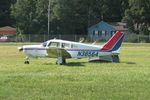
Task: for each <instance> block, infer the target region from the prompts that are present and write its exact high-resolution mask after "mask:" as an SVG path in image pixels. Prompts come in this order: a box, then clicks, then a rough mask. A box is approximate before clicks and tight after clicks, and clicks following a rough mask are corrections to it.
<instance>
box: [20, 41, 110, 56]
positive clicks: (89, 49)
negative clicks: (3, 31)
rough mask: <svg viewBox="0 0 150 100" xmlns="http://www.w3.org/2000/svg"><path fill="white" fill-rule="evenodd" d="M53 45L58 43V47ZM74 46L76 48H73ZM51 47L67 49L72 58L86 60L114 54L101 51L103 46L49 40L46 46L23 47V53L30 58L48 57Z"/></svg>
mask: <svg viewBox="0 0 150 100" xmlns="http://www.w3.org/2000/svg"><path fill="white" fill-rule="evenodd" d="M51 43H58V44H59V45H58V46H51V45H50V44H51ZM62 44H67V46H66V47H62ZM73 46H74V47H73ZM49 47H58V48H63V49H65V50H66V51H67V52H68V53H69V54H70V55H71V58H85V57H98V56H107V55H112V52H102V51H100V49H101V46H97V45H90V44H83V43H76V42H71V41H64V40H56V39H53V40H49V41H47V43H46V45H45V46H43V45H42V44H40V45H25V46H23V47H22V48H23V52H24V53H25V54H26V55H27V56H29V57H33V58H34V57H35V58H36V57H47V56H48V54H47V51H46V49H48V48H49Z"/></svg>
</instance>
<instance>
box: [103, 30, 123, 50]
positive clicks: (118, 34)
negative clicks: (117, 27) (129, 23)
mask: <svg viewBox="0 0 150 100" xmlns="http://www.w3.org/2000/svg"><path fill="white" fill-rule="evenodd" d="M122 34H123V33H121V32H119V31H118V32H116V33H115V35H114V36H113V37H112V38H111V39H110V40H109V41H108V42H107V43H106V44H105V45H104V46H103V48H102V49H101V50H111V49H112V48H113V47H114V46H115V44H116V42H117V41H118V40H119V39H120V37H121V36H122Z"/></svg>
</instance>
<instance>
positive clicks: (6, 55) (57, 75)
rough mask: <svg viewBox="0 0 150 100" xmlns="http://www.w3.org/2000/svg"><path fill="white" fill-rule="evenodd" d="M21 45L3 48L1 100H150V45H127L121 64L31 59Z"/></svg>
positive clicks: (1, 46)
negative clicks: (18, 48)
mask: <svg viewBox="0 0 150 100" xmlns="http://www.w3.org/2000/svg"><path fill="white" fill-rule="evenodd" d="M18 45H20V44H13V45H11V44H9V43H8V44H0V100H148V99H150V95H149V94H150V44H124V45H123V47H122V49H121V54H120V59H121V63H88V60H87V59H69V60H67V63H68V64H67V65H62V66H60V65H55V59H50V58H45V59H44V58H42V59H31V60H30V64H29V65H25V64H24V63H23V62H24V58H25V56H24V55H23V53H20V52H18V50H17V46H18Z"/></svg>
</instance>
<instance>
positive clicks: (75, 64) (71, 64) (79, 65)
mask: <svg viewBox="0 0 150 100" xmlns="http://www.w3.org/2000/svg"><path fill="white" fill-rule="evenodd" d="M84 63H86V62H69V63H66V64H64V65H65V66H68V67H84V66H85V65H84ZM43 65H53V63H44V64H43Z"/></svg>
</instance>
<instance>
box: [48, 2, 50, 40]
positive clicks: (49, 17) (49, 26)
mask: <svg viewBox="0 0 150 100" xmlns="http://www.w3.org/2000/svg"><path fill="white" fill-rule="evenodd" d="M48 2H49V3H48V37H49V33H50V23H49V22H50V0H48Z"/></svg>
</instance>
